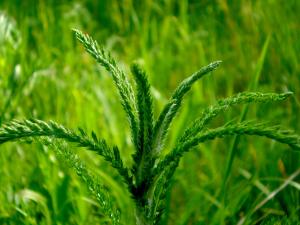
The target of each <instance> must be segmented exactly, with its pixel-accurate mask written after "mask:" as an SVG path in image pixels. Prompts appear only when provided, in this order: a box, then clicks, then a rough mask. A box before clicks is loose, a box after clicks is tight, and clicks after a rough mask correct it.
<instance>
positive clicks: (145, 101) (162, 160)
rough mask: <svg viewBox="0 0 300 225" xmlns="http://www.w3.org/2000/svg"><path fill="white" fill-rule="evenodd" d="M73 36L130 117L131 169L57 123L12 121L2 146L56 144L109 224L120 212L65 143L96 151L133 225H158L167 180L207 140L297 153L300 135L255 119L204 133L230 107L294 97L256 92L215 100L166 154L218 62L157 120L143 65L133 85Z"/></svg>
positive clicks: (91, 139) (111, 150) (93, 139)
mask: <svg viewBox="0 0 300 225" xmlns="http://www.w3.org/2000/svg"><path fill="white" fill-rule="evenodd" d="M74 33H75V36H76V38H77V39H78V40H79V41H80V42H81V43H82V44H83V46H84V47H85V49H86V51H87V52H88V53H89V54H90V55H91V56H92V57H93V58H94V59H95V60H96V61H97V62H98V63H99V64H100V65H101V66H103V67H104V68H105V69H106V70H107V71H108V72H110V74H111V76H112V78H113V81H114V84H115V86H116V88H117V90H118V93H119V97H120V101H121V104H122V106H123V109H124V111H125V113H126V115H127V117H128V121H129V126H130V131H131V140H132V142H133V146H134V154H133V155H132V157H133V165H132V166H130V167H129V166H128V165H125V164H124V163H123V160H122V158H121V156H120V151H119V149H118V147H117V146H109V145H108V144H107V142H106V141H105V140H104V139H102V138H99V137H98V136H97V135H96V134H95V133H94V132H92V133H91V135H88V134H87V133H86V132H85V131H84V130H82V129H80V128H79V129H78V130H71V129H68V128H66V127H64V126H63V125H60V124H57V123H56V122H53V121H49V122H45V121H41V120H38V119H28V120H23V121H19V120H18V121H17V120H14V121H11V122H8V123H6V124H5V125H3V127H2V128H1V129H0V144H4V143H6V142H12V141H20V140H22V139H31V140H40V139H42V140H43V142H42V143H43V144H45V145H52V143H54V141H55V140H62V141H64V142H63V143H62V142H58V143H59V144H55V146H54V148H55V149H56V150H55V152H56V154H57V156H58V157H59V158H60V159H61V160H62V161H63V162H66V163H68V164H69V165H70V167H71V168H73V169H74V170H75V171H76V173H77V174H78V175H79V177H80V178H81V179H82V180H83V182H85V183H86V184H87V186H88V188H89V190H90V192H91V193H92V194H93V195H94V196H95V198H96V199H97V200H98V202H99V206H100V209H101V210H102V213H103V214H105V215H106V216H107V217H108V218H109V219H110V221H111V223H112V224H114V225H116V224H126V221H122V212H121V211H120V209H118V207H117V205H116V204H114V200H113V197H112V196H111V194H110V193H109V191H108V190H107V188H106V187H105V185H104V184H103V183H102V182H101V181H100V180H98V179H97V178H95V177H94V176H92V175H91V173H90V172H89V171H88V170H87V168H86V167H85V165H84V163H82V162H81V160H80V158H79V157H78V156H77V155H76V154H75V153H74V152H72V151H71V150H70V149H69V148H68V147H67V145H66V144H65V143H66V142H71V143H75V144H77V145H78V146H80V147H84V148H86V149H88V150H91V151H94V152H96V153H97V154H98V155H100V156H102V157H103V159H104V160H106V161H107V162H109V163H110V165H111V166H112V167H113V168H115V169H116V171H117V172H118V173H119V174H120V176H121V177H122V178H123V181H124V182H125V184H126V187H127V188H128V191H129V192H130V194H131V197H132V199H133V200H134V203H135V209H133V213H134V214H135V223H136V224H137V225H153V224H160V221H161V218H162V215H163V212H164V204H165V200H166V193H167V191H168V190H169V184H170V181H171V179H172V177H173V175H174V173H175V171H176V168H177V167H178V165H179V162H180V159H181V158H182V157H183V155H184V153H186V152H188V151H190V150H192V149H193V148H194V147H195V146H197V145H199V144H200V143H203V142H206V141H208V140H213V139H216V138H222V137H225V136H232V135H256V136H264V137H266V138H269V139H273V140H275V141H278V142H281V143H284V144H287V145H289V146H290V147H291V148H292V149H300V137H299V136H298V135H296V134H295V133H293V132H290V131H286V130H281V129H280V128H279V127H278V126H270V125H268V124H266V123H259V122H253V121H251V122H250V121H243V122H231V123H228V124H226V125H224V126H220V127H218V128H214V129H207V128H206V127H207V125H208V123H209V122H210V121H211V120H212V119H213V118H214V117H216V116H217V115H218V114H219V113H220V112H222V111H224V110H227V109H229V108H230V107H231V106H234V105H238V104H247V103H257V102H261V103H267V102H275V101H282V100H285V99H287V98H288V97H289V96H291V94H292V93H290V92H287V93H281V94H276V93H260V92H243V93H239V94H237V95H235V96H232V97H229V98H226V99H223V100H220V101H218V102H217V103H216V104H215V105H213V106H211V107H209V108H207V109H204V110H203V113H202V115H200V117H199V118H198V119H196V120H195V121H194V122H192V123H191V124H190V126H188V127H187V128H186V130H185V131H182V135H181V137H180V138H178V140H177V144H176V145H175V147H174V148H173V149H171V150H170V151H168V153H167V154H166V153H164V151H165V150H166V148H165V146H164V144H165V141H166V138H167V135H168V131H169V128H170V126H171V123H172V121H173V119H174V118H175V116H176V115H177V113H178V111H179V109H180V106H181V105H182V102H183V98H184V96H185V95H186V93H187V92H189V91H190V89H191V87H192V86H193V84H194V83H195V82H196V81H198V80H199V79H201V78H202V77H203V76H205V75H207V74H209V73H210V72H212V71H214V70H215V69H216V68H217V67H218V66H219V65H220V63H221V62H220V61H216V62H213V63H211V64H209V65H208V66H205V67H203V68H201V69H200V70H199V71H197V72H195V73H194V74H192V75H191V76H190V77H188V78H186V79H185V80H184V81H182V82H181V83H180V84H179V86H178V87H177V88H176V90H175V91H174V93H173V94H172V96H171V98H170V99H169V101H168V102H167V104H166V105H165V106H164V108H163V110H162V111H161V113H160V114H159V116H158V118H157V119H155V118H154V116H153V104H152V103H153V99H152V96H151V92H150V84H149V82H148V78H147V75H146V73H145V71H144V70H143V69H142V67H141V66H140V65H139V64H137V63H134V64H133V65H132V66H131V72H132V75H133V78H134V81H135V86H134V87H133V86H132V85H131V83H130V82H129V80H128V78H127V76H126V75H125V73H124V72H123V71H122V70H121V69H120V68H119V67H118V65H117V63H116V61H115V60H114V59H113V58H112V57H111V55H110V54H109V53H108V52H106V51H105V50H104V49H103V48H102V47H100V46H99V45H98V44H97V42H96V41H95V40H93V39H92V38H91V37H90V36H89V35H87V34H84V33H82V32H81V31H79V30H74Z"/></svg>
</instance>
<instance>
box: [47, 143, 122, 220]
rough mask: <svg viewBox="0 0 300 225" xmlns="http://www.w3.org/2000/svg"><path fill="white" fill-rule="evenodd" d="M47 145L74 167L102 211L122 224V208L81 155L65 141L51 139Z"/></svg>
mask: <svg viewBox="0 0 300 225" xmlns="http://www.w3.org/2000/svg"><path fill="white" fill-rule="evenodd" d="M46 145H49V146H50V147H52V148H53V150H54V152H55V154H56V156H57V157H58V159H59V160H60V161H61V162H62V163H63V164H67V165H68V166H69V167H70V168H72V169H73V170H74V171H75V172H76V174H77V175H78V176H79V177H80V178H81V180H82V181H83V182H84V183H85V184H86V185H87V188H88V190H89V192H91V194H93V196H95V198H96V199H97V201H98V203H99V207H100V209H101V212H102V213H103V214H104V215H105V216H107V217H108V218H109V219H110V220H111V222H112V224H113V225H118V224H120V210H119V209H118V208H116V204H115V200H114V199H113V197H112V196H111V195H110V193H109V191H108V190H107V188H106V187H105V185H104V184H102V182H101V181H100V180H99V179H98V178H97V177H95V176H94V175H92V173H91V172H90V171H89V170H88V169H87V167H86V165H85V164H84V163H83V162H82V161H81V160H80V158H79V156H78V155H77V154H75V153H74V152H72V151H70V150H68V149H67V147H66V146H65V145H63V143H54V142H53V141H51V142H49V143H46Z"/></svg>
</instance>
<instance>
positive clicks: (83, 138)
mask: <svg viewBox="0 0 300 225" xmlns="http://www.w3.org/2000/svg"><path fill="white" fill-rule="evenodd" d="M79 130H80V134H79V133H77V132H75V131H72V130H70V129H67V128H65V127H64V126H62V125H60V124H57V123H55V122H53V121H50V122H45V121H42V120H36V119H31V120H24V121H17V120H15V121H12V122H10V123H7V124H5V125H4V126H3V127H2V128H0V144H3V143H5V142H9V141H17V140H19V139H22V138H34V137H54V138H58V139H62V140H65V141H67V142H72V143H76V144H77V145H78V146H79V147H85V148H87V149H89V150H91V151H95V152H97V153H98V154H99V155H101V156H102V157H104V159H105V160H106V161H108V162H110V163H111V165H112V166H113V167H114V168H116V169H117V170H118V172H119V173H120V174H121V175H122V176H123V178H124V179H125V181H126V182H127V183H128V184H129V185H131V183H132V182H131V176H130V175H129V172H128V169H127V168H125V167H124V165H123V161H122V160H121V158H120V154H119V151H118V150H117V148H116V147H115V148H114V149H113V151H112V150H111V148H110V147H109V146H108V145H107V143H106V141H105V140H104V139H98V138H96V135H95V134H93V137H94V138H93V139H94V140H93V139H91V138H90V137H89V136H88V135H87V134H86V133H85V132H84V131H83V130H81V129H79Z"/></svg>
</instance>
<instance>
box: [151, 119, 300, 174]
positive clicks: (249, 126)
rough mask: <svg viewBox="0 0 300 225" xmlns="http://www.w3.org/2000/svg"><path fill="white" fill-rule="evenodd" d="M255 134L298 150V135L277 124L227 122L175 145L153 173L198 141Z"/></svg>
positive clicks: (177, 157)
mask: <svg viewBox="0 0 300 225" xmlns="http://www.w3.org/2000/svg"><path fill="white" fill-rule="evenodd" d="M235 134H238V135H256V136H263V137H267V138H269V139H273V140H275V141H277V142H280V143H283V144H287V145H289V146H290V147H291V148H293V149H297V150H300V136H299V135H297V134H295V133H292V132H291V131H287V130H280V129H279V127H278V126H267V125H266V124H262V123H253V122H249V121H246V122H241V123H236V124H227V125H225V126H222V127H219V128H216V129H211V130H208V131H206V132H204V133H200V134H198V135H196V136H195V137H192V138H190V139H188V140H186V141H185V142H182V143H181V144H179V145H178V146H176V147H175V148H174V149H173V150H172V151H171V152H170V153H169V154H168V155H166V156H165V157H164V159H163V160H162V161H161V162H160V163H159V164H158V165H157V167H156V169H155V174H157V173H159V172H158V171H163V169H164V167H166V166H167V165H169V164H170V163H171V162H175V161H176V160H177V159H180V158H181V157H182V155H183V154H184V153H185V152H188V151H190V150H191V149H192V148H193V147H195V146H197V145H198V144H200V143H203V142H205V141H208V140H213V139H215V138H222V137H224V136H230V135H235Z"/></svg>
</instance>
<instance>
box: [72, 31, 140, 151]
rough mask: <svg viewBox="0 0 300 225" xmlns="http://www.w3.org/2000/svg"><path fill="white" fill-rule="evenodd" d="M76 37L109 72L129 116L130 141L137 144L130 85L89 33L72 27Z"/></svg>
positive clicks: (136, 129) (112, 60)
mask: <svg viewBox="0 0 300 225" xmlns="http://www.w3.org/2000/svg"><path fill="white" fill-rule="evenodd" d="M73 31H74V33H75V36H76V38H77V39H78V40H79V41H80V42H81V43H82V44H83V45H84V47H85V49H86V51H87V52H88V53H89V54H90V55H91V56H92V57H93V58H94V59H95V60H96V61H97V62H98V63H100V65H102V66H103V67H104V68H105V69H106V70H107V71H108V72H110V73H111V75H112V78H113V80H114V83H115V85H116V87H117V89H118V92H119V94H120V97H121V103H122V106H123V108H124V110H125V112H126V114H127V116H128V118H129V122H130V128H131V134H132V141H133V142H134V144H135V145H136V146H137V145H138V138H137V135H138V127H137V126H138V125H137V116H136V105H135V100H134V94H133V90H132V87H131V85H130V83H129V81H128V79H127V78H126V76H125V74H124V72H123V71H122V70H121V69H120V68H119V67H118V66H117V64H116V61H115V60H114V59H113V58H112V57H111V55H110V53H107V52H105V51H104V49H103V48H102V47H100V46H99V45H98V43H97V41H95V40H93V38H91V37H90V36H89V35H87V34H84V33H82V32H81V31H79V30H76V29H74V30H73Z"/></svg>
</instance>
